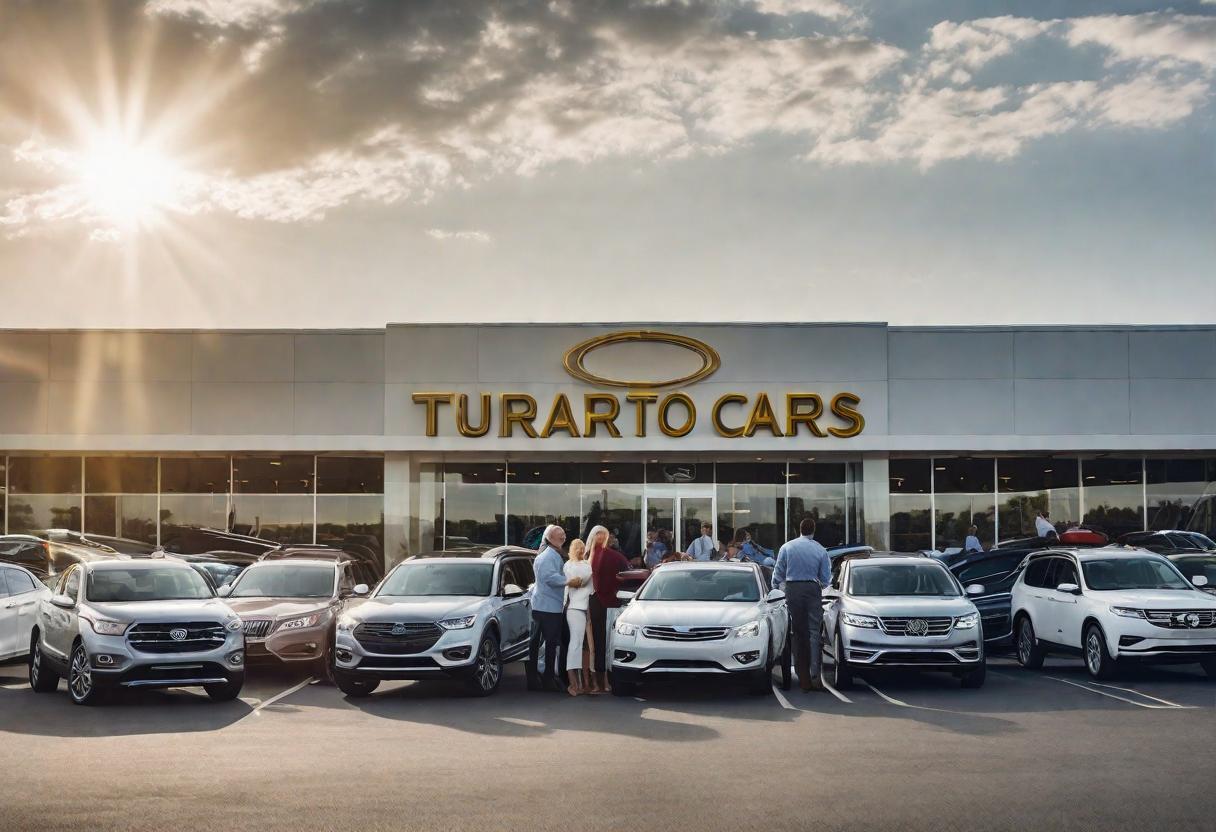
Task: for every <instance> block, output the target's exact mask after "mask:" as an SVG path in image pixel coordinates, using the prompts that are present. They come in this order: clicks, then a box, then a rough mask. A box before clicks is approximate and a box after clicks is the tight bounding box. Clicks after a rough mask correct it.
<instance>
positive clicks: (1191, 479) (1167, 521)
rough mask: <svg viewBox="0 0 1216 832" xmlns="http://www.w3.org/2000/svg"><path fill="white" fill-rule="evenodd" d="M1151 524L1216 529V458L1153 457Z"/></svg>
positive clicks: (1149, 464) (1150, 464)
mask: <svg viewBox="0 0 1216 832" xmlns="http://www.w3.org/2000/svg"><path fill="white" fill-rule="evenodd" d="M1145 472H1146V474H1147V476H1148V479H1147V485H1146V490H1147V492H1148V527H1149V528H1150V529H1184V530H1187V531H1195V532H1201V533H1203V534H1206V535H1207V536H1208V537H1211V536H1212V534H1213V533H1214V532H1216V459H1203V458H1198V457H1196V458H1190V459H1149V460H1146V461H1145Z"/></svg>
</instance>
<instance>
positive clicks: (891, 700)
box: [861, 679, 937, 711]
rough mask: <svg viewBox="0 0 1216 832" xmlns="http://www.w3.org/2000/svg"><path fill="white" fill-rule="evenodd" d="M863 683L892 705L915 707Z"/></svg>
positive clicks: (932, 709) (930, 709) (865, 682)
mask: <svg viewBox="0 0 1216 832" xmlns="http://www.w3.org/2000/svg"><path fill="white" fill-rule="evenodd" d="M861 683H862V684H863V685H865V686H866V687H868V688H869V689H870V690H872V691H874V692H875V693H877V694H878V695H879V696H881V697H882V698H883V699H885V700H886V701H887V702H889V703H891V704H892V705H898V706H899V707H901V708H911V707H914V706H913V705H909V704H908V703H907V702H903V701H901V700H899V699H896V698H894V697H891V696H887V695H886V694H885V693H883V692H882V691H880V690H879V689H878V688H876V687H874V686H873V685H871V684H870V683H869V682H867V681H865V680H864V679H863V680H862V682H861ZM923 710H927V711H935V710H937V708H924V709H923Z"/></svg>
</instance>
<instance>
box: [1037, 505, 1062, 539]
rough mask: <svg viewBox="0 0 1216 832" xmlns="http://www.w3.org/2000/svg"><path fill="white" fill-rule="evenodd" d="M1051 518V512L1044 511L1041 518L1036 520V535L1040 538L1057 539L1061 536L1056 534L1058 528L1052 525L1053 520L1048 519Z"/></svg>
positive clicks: (1041, 512) (1040, 515)
mask: <svg viewBox="0 0 1216 832" xmlns="http://www.w3.org/2000/svg"><path fill="white" fill-rule="evenodd" d="M1049 516H1050V512H1048V511H1046V510H1044V511H1040V512H1039V516H1038V517H1036V518H1034V530H1035V533H1036V534H1037V535H1038V536H1039V537H1044V538H1046V537H1056V538H1058V537H1059V535H1058V534H1057V533H1056V527H1055V526H1053V525H1052V524H1051V520H1049V519H1048V517H1049Z"/></svg>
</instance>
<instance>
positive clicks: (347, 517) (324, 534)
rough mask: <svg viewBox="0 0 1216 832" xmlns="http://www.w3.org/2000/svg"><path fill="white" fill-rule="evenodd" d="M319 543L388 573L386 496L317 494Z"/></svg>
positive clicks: (378, 570)
mask: <svg viewBox="0 0 1216 832" xmlns="http://www.w3.org/2000/svg"><path fill="white" fill-rule="evenodd" d="M317 543H323V544H325V545H326V546H333V547H335V548H337V549H342V550H343V551H345V552H349V553H350V554H352V555H353V556H355V557H356V558H357V559H359V560H362V561H366V562H368V563H372V564H374V565H375V568H376V570H377V572H383V571H384V496H383V495H381V494H319V495H317Z"/></svg>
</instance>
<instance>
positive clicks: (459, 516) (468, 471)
mask: <svg viewBox="0 0 1216 832" xmlns="http://www.w3.org/2000/svg"><path fill="white" fill-rule="evenodd" d="M505 507H506V465H505V463H502V462H499V463H479V462H472V463H470V462H465V463H459V462H448V463H445V464H444V466H443V526H444V534H445V537H446V541H445V543H444V547H445V548H447V549H466V548H470V547H473V546H501V545H502V542H503V521H504V509H505Z"/></svg>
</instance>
